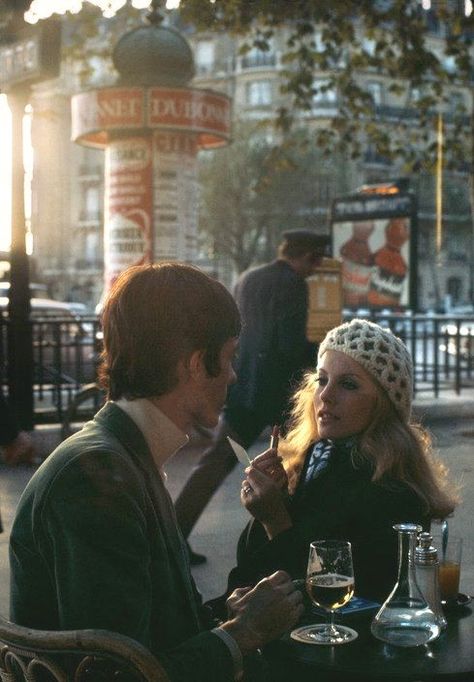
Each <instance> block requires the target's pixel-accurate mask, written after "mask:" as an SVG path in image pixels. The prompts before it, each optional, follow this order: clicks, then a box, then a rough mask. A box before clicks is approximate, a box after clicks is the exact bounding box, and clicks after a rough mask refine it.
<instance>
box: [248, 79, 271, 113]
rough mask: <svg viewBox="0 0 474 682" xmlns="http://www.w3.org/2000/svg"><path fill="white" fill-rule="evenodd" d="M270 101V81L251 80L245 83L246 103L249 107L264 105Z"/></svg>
mask: <svg viewBox="0 0 474 682" xmlns="http://www.w3.org/2000/svg"><path fill="white" fill-rule="evenodd" d="M271 102H272V84H271V82H270V81H251V82H250V83H247V104H248V105H250V106H251V107H258V106H266V105H268V104H271Z"/></svg>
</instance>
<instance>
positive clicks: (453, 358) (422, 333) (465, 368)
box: [344, 312, 474, 397]
mask: <svg viewBox="0 0 474 682" xmlns="http://www.w3.org/2000/svg"><path fill="white" fill-rule="evenodd" d="M355 316H356V315H355V314H354V313H350V312H345V315H344V318H345V319H351V318H352V317H355ZM359 316H361V315H360V314H359ZM364 317H366V318H367V319H371V320H373V321H374V322H377V323H378V324H380V325H382V326H383V327H388V328H390V329H391V330H392V331H393V332H394V333H395V334H396V335H397V336H399V337H400V338H401V339H402V340H403V341H404V342H405V344H406V346H407V347H408V349H409V351H410V353H411V356H412V358H413V365H414V392H415V395H419V394H422V393H430V394H432V395H434V396H435V397H438V396H439V394H440V391H446V390H450V391H454V392H455V393H456V394H458V395H459V394H460V393H461V392H462V389H463V388H473V387H474V315H454V314H442V315H441V314H438V315H436V314H435V315H426V314H419V313H417V314H409V313H382V312H381V313H374V312H372V313H371V312H367V313H366V314H364Z"/></svg>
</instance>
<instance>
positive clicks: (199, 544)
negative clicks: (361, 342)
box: [0, 390, 474, 615]
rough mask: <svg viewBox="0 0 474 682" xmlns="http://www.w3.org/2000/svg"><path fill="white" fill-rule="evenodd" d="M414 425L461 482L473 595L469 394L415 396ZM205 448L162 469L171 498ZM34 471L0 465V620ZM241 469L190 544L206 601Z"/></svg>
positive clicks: (233, 513)
mask: <svg viewBox="0 0 474 682" xmlns="http://www.w3.org/2000/svg"><path fill="white" fill-rule="evenodd" d="M413 411H414V415H415V417H416V419H417V420H419V421H421V422H422V423H423V424H425V425H426V426H428V427H429V428H430V430H431V432H432V433H433V435H434V440H435V446H436V449H437V452H438V453H439V456H440V458H441V459H442V460H443V461H444V462H445V463H446V464H447V465H448V467H449V469H450V472H451V475H452V476H453V478H454V480H455V481H457V482H460V484H461V487H462V490H461V495H462V498H463V501H462V504H461V505H460V506H459V508H458V509H457V510H456V512H455V515H454V518H453V519H452V520H451V521H450V528H451V531H452V532H453V533H458V534H460V535H462V536H463V538H464V553H463V566H462V572H461V591H462V592H465V593H468V594H471V595H474V521H473V517H474V514H473V512H474V457H473V454H474V390H472V391H468V392H464V393H463V394H462V395H461V396H456V395H455V394H454V393H451V394H442V395H441V396H440V397H439V398H433V397H432V396H431V397H430V396H419V397H417V398H416V400H415V403H414V410H413ZM33 438H34V439H35V441H36V443H37V447H38V453H39V455H40V459H44V458H45V457H47V455H48V454H49V453H50V452H51V451H52V450H53V449H54V447H56V445H57V444H58V443H59V442H60V430H59V427H58V426H57V425H52V426H38V427H37V428H36V429H35V431H34V432H33ZM207 444H208V441H204V440H203V439H202V438H201V439H199V438H198V437H196V438H194V439H192V440H191V442H190V444H189V445H188V446H186V447H185V448H183V449H182V450H181V451H180V452H179V453H177V454H176V455H175V457H174V458H172V460H171V461H170V462H169V464H168V466H167V474H168V483H167V485H168V488H169V490H170V493H171V495H172V497H173V499H175V498H176V496H177V494H178V492H179V491H180V489H181V487H182V485H183V484H184V482H185V480H186V479H187V477H188V475H189V472H190V471H191V468H192V466H193V463H194V462H195V461H196V459H197V457H199V453H200V452H202V450H203V448H204V447H205V446H206V445H207ZM267 444H268V434H267V433H264V434H262V437H261V439H260V440H259V441H258V442H257V443H255V444H254V446H253V447H252V448H251V450H250V454H251V456H255V455H256V454H258V453H259V452H261V451H262V450H263V449H265V448H266V447H267ZM35 468H36V467H28V466H19V467H16V468H13V467H7V466H5V465H4V464H1V463H0V509H1V513H2V519H3V524H4V532H3V533H2V534H1V535H0V614H1V615H7V614H8V589H9V588H8V583H9V567H8V537H9V532H10V528H11V523H12V520H13V516H14V513H15V509H16V505H17V502H18V499H19V496H20V495H21V492H22V490H23V489H24V487H25V485H26V483H27V482H28V480H29V478H30V476H31V475H32V474H33V472H34V470H35ZM242 477H243V472H242V467H241V466H240V465H239V466H237V467H236V468H235V469H234V471H233V472H232V473H231V474H230V475H229V476H228V477H227V479H226V480H225V481H224V483H223V485H222V486H221V487H220V488H219V490H218V491H217V492H216V494H215V495H214V497H213V498H212V500H211V501H210V503H209V505H208V507H207V508H206V510H205V513H204V514H203V515H202V517H201V519H200V520H199V521H198V523H197V525H196V528H195V529H194V531H193V534H192V536H191V538H190V541H191V545H192V547H193V549H195V550H196V551H198V552H201V553H203V554H205V555H206V556H207V557H208V561H207V562H206V563H205V564H203V565H201V566H197V567H195V568H194V569H193V574H194V577H195V580H196V583H197V584H198V587H199V588H200V590H201V592H202V593H203V596H204V598H205V599H209V598H211V597H215V596H217V595H219V594H222V593H223V592H224V591H225V588H226V578H227V575H228V573H229V571H230V569H231V568H232V567H233V566H234V562H235V548H236V545H237V539H238V537H239V535H240V533H241V531H242V529H243V528H244V526H245V524H246V523H247V521H248V518H249V517H248V514H247V512H246V510H245V509H243V508H242V506H241V504H240V498H239V491H240V482H241V480H242Z"/></svg>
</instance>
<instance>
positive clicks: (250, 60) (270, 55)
mask: <svg viewBox="0 0 474 682" xmlns="http://www.w3.org/2000/svg"><path fill="white" fill-rule="evenodd" d="M275 64H276V55H275V50H274V48H273V45H271V44H270V45H269V49H268V50H259V49H258V47H252V49H251V50H249V51H248V52H247V53H246V54H244V55H243V56H242V60H241V65H242V68H243V69H256V68H261V67H265V66H275Z"/></svg>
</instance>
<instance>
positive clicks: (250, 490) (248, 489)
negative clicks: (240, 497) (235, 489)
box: [242, 485, 252, 495]
mask: <svg viewBox="0 0 474 682" xmlns="http://www.w3.org/2000/svg"><path fill="white" fill-rule="evenodd" d="M242 492H243V494H244V495H248V494H249V493H251V492H252V488H251V487H250V486H249V485H246V486H244V487H243V488H242Z"/></svg>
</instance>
